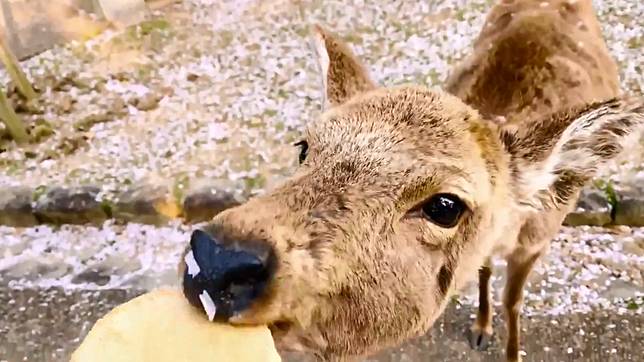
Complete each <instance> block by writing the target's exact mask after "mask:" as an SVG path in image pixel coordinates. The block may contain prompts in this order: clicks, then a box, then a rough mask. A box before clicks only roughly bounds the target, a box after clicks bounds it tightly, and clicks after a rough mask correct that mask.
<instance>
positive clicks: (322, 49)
mask: <svg viewBox="0 0 644 362" xmlns="http://www.w3.org/2000/svg"><path fill="white" fill-rule="evenodd" d="M311 45H312V47H313V50H314V51H315V55H316V59H317V65H318V70H319V72H320V75H321V76H322V108H323V109H324V108H326V107H327V86H328V83H327V82H328V75H329V66H330V63H331V60H330V59H329V53H328V52H327V49H326V42H325V41H324V36H323V35H322V34H321V33H320V32H319V31H318V30H317V29H316V30H314V34H313V37H312V39H311Z"/></svg>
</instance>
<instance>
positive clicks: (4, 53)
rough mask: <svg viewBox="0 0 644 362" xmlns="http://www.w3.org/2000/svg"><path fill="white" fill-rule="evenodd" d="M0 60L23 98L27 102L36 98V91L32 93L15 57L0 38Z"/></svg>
mask: <svg viewBox="0 0 644 362" xmlns="http://www.w3.org/2000/svg"><path fill="white" fill-rule="evenodd" d="M0 60H2V63H4V66H5V68H6V69H7V73H9V76H10V77H11V79H13V81H14V82H15V83H16V86H17V87H18V91H19V92H20V93H21V94H22V95H23V96H24V97H25V98H27V100H31V99H34V98H36V97H37V94H36V91H34V89H33V87H32V86H31V83H29V80H28V79H27V76H26V75H25V73H23V71H22V69H20V64H19V63H18V60H17V59H16V56H15V55H13V53H12V52H11V49H9V47H8V46H7V44H6V43H5V41H4V38H3V37H1V36H0Z"/></svg>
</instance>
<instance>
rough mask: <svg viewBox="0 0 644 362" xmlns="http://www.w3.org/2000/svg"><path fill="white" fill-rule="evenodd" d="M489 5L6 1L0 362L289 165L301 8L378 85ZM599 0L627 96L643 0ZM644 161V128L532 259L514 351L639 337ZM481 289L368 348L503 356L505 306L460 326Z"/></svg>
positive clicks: (32, 357) (471, 357) (474, 24)
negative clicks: (389, 343)
mask: <svg viewBox="0 0 644 362" xmlns="http://www.w3.org/2000/svg"><path fill="white" fill-rule="evenodd" d="M492 3H493V1H491V0H476V1H464V0H437V1H384V0H383V1H359V0H351V1H322V0H308V1H307V0H301V1H296V0H263V1H262V0H146V1H144V0H55V1H51V0H0V11H1V16H0V57H1V58H2V59H1V60H2V69H1V70H0V119H1V120H2V122H0V361H66V360H68V358H69V354H70V353H71V352H72V351H73V350H74V348H75V347H76V346H77V345H78V344H79V343H80V341H81V339H82V338H83V337H84V335H85V334H86V333H87V331H88V330H89V328H91V326H92V325H93V323H94V322H95V321H96V320H97V319H98V318H99V317H100V316H102V315H103V314H104V313H106V312H107V311H109V310H110V309H111V308H113V307H114V306H116V305H117V304H120V303H123V302H124V301H126V300H128V299H130V298H132V297H134V296H136V295H138V294H141V293H143V292H145V291H147V290H150V289H152V288H155V287H158V286H162V285H174V284H176V282H177V276H176V266H177V263H178V259H179V255H180V253H181V251H182V249H183V248H184V245H185V244H186V242H187V241H188V240H189V234H190V231H191V230H192V229H193V228H194V227H197V226H199V225H200V223H202V222H203V221H205V220H208V219H209V218H211V217H212V216H213V215H214V214H216V213H217V212H219V211H220V210H223V209H225V208H227V207H230V206H233V205H236V204H238V203H240V202H243V201H244V200H245V199H247V198H249V197H251V196H252V195H254V194H256V193H260V192H263V191H264V190H265V189H267V188H270V187H271V186H272V185H274V184H275V183H276V182H279V181H280V180H282V179H283V178H284V177H285V176H286V175H288V174H289V173H290V172H291V171H292V170H293V168H294V167H295V166H296V164H297V154H298V150H297V149H296V148H294V147H293V146H292V144H293V142H295V141H297V140H298V137H299V134H300V132H301V131H302V129H303V127H304V126H305V125H306V123H307V122H308V121H310V120H313V119H315V118H316V116H317V115H318V114H319V113H320V109H321V100H322V98H321V93H320V84H321V82H320V80H321V79H320V76H319V74H318V70H317V67H316V65H315V58H314V56H313V52H312V50H311V49H310V48H309V44H308V34H309V30H308V27H309V26H310V25H311V24H312V23H315V22H318V23H321V24H323V25H325V26H326V27H328V28H329V29H331V30H333V31H334V32H336V33H337V34H339V35H341V36H342V37H343V38H344V39H345V40H346V41H347V42H348V43H349V44H350V45H351V47H352V48H353V49H354V50H355V52H356V53H357V54H358V55H359V56H360V57H361V59H363V60H364V62H365V63H366V64H367V66H368V67H369V70H370V72H371V74H372V75H373V77H374V78H375V80H376V81H377V82H379V83H380V84H382V85H387V86H389V85H396V84H401V83H410V82H413V83H419V84H425V85H428V86H432V87H434V86H436V87H440V85H441V83H442V82H443V81H444V80H445V78H446V77H447V75H448V72H449V70H450V68H451V67H452V66H453V65H454V64H455V63H457V62H458V61H459V60H461V59H462V58H463V57H464V56H465V55H466V54H468V52H469V51H470V47H471V44H472V41H473V40H474V38H475V37H476V36H477V34H478V33H479V31H480V29H481V26H482V25H483V23H484V20H485V15H486V13H487V11H488V10H489V8H490V6H491V5H492ZM544 4H545V5H544V6H548V3H547V2H544ZM593 4H594V6H595V9H596V11H597V13H598V17H599V19H600V23H601V24H602V30H603V32H604V36H605V38H606V42H607V44H608V47H609V48H610V51H611V53H612V55H613V56H614V57H615V59H616V60H617V62H618V64H619V66H620V79H621V83H622V89H623V90H624V91H625V92H638V93H641V92H642V89H643V87H644V72H643V68H644V52H643V51H642V50H643V46H644V4H642V3H641V2H638V1H618V0H613V1H610V0H606V1H600V0H596V1H594V2H593ZM643 159H644V139H642V138H641V137H640V140H639V142H637V143H636V145H635V146H634V148H633V149H632V150H629V152H626V154H625V155H624V157H622V158H621V159H619V160H617V161H616V162H614V163H613V164H611V165H610V167H608V168H606V169H605V170H603V171H602V174H601V175H599V176H598V177H597V178H596V180H594V182H593V183H592V185H590V186H588V187H587V188H586V189H585V190H584V192H583V193H582V197H581V199H580V201H579V205H578V209H577V210H576V211H575V212H574V213H572V214H570V215H569V217H568V218H567V220H566V226H564V227H563V228H562V231H561V233H560V235H559V236H558V238H557V240H555V242H554V243H553V245H552V250H551V251H550V253H549V255H547V257H546V258H544V260H543V262H542V263H540V264H539V266H538V267H537V268H536V270H535V272H534V273H533V275H532V277H531V279H530V284H529V287H528V293H527V295H526V305H525V307H524V312H525V314H524V324H523V326H524V328H525V329H526V333H527V335H525V336H524V351H523V352H524V353H523V354H524V361H568V360H570V361H573V360H575V361H623V360H638V358H641V355H642V354H643V353H644V347H642V344H641V342H640V341H641V337H642V326H643V325H644V323H643V322H644V317H642V304H644V287H643V285H644V284H643V280H642V278H643V276H642V271H643V270H644V227H643V226H644V192H643V189H644V166H643ZM503 267H504V264H503V262H501V261H497V262H496V268H497V273H496V276H495V277H494V279H493V285H494V289H495V294H496V301H497V302H498V301H499V300H500V297H499V296H500V293H501V290H502V285H503V276H502V274H503ZM475 289H476V288H475V287H474V288H471V290H468V291H466V292H464V293H463V295H459V296H458V297H457V298H454V301H453V303H451V305H450V307H449V308H448V310H447V312H446V313H445V315H444V316H443V317H442V318H441V319H440V320H439V322H438V323H437V324H436V326H435V327H434V328H433V329H432V330H431V331H429V332H428V334H427V335H426V336H423V337H421V338H419V339H417V340H414V341H411V342H410V343H408V344H406V345H404V346H401V347H397V348H394V349H391V350H388V351H386V352H384V353H382V354H381V355H379V356H376V357H374V358H373V360H374V361H376V360H378V361H427V360H459V361H460V360H462V361H487V360H490V361H493V360H494V361H496V360H500V359H501V357H502V356H503V342H502V341H503V339H502V338H503V333H504V331H503V329H504V328H503V327H502V319H499V318H498V317H495V326H496V327H497V329H496V332H497V336H496V337H495V340H494V341H493V343H492V345H491V347H490V349H489V350H488V351H487V352H484V353H481V352H473V351H470V348H469V346H468V344H467V343H466V339H465V330H466V329H467V328H468V327H469V325H470V321H471V319H472V318H473V316H474V315H473V306H475V305H476V303H475V300H476V293H475ZM498 307H499V305H498V303H497V311H499V310H498ZM287 358H288V357H287ZM300 358H301V357H292V359H293V360H300Z"/></svg>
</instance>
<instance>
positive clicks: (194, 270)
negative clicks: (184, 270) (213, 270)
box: [183, 250, 201, 278]
mask: <svg viewBox="0 0 644 362" xmlns="http://www.w3.org/2000/svg"><path fill="white" fill-rule="evenodd" d="M183 260H184V261H185V262H186V265H187V266H188V274H190V276H191V277H193V278H194V277H195V275H197V274H199V272H200V271H201V268H199V264H197V261H196V260H195V256H194V254H192V250H190V252H189V253H188V254H186V257H185V258H184V259H183Z"/></svg>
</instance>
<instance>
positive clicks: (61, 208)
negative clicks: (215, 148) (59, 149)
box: [0, 186, 246, 227]
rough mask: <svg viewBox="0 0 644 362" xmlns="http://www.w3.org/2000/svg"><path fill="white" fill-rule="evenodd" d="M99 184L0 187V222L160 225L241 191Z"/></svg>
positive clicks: (224, 204)
mask: <svg viewBox="0 0 644 362" xmlns="http://www.w3.org/2000/svg"><path fill="white" fill-rule="evenodd" d="M99 190H100V188H99V187H96V186H80V187H59V186H53V187H37V188H35V189H30V188H24V187H18V188H8V189H3V190H0V225H5V226H14V227H29V226H35V225H41V224H53V225H63V224H77V225H78V224H94V225H99V224H101V223H103V222H104V221H105V220H108V219H113V220H116V221H117V222H122V223H127V222H136V223H142V224H152V225H159V224H163V223H166V222H168V221H169V220H172V219H181V220H182V221H183V222H186V223H196V222H202V221H207V220H210V219H212V218H213V217H214V216H215V215H216V214H218V213H219V212H221V211H223V210H225V209H227V208H230V207H233V206H236V205H239V204H241V203H242V202H243V201H244V200H245V199H246V197H245V196H240V195H238V194H235V193H232V192H227V191H222V190H219V189H217V188H214V187H201V188H198V189H196V190H193V191H190V192H188V193H187V194H186V195H185V196H178V195H175V193H173V192H172V190H169V189H167V188H165V187H159V186H137V187H132V188H129V189H126V190H123V191H122V192H118V193H116V197H114V198H112V199H110V198H103V199H101V198H100V197H99Z"/></svg>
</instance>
